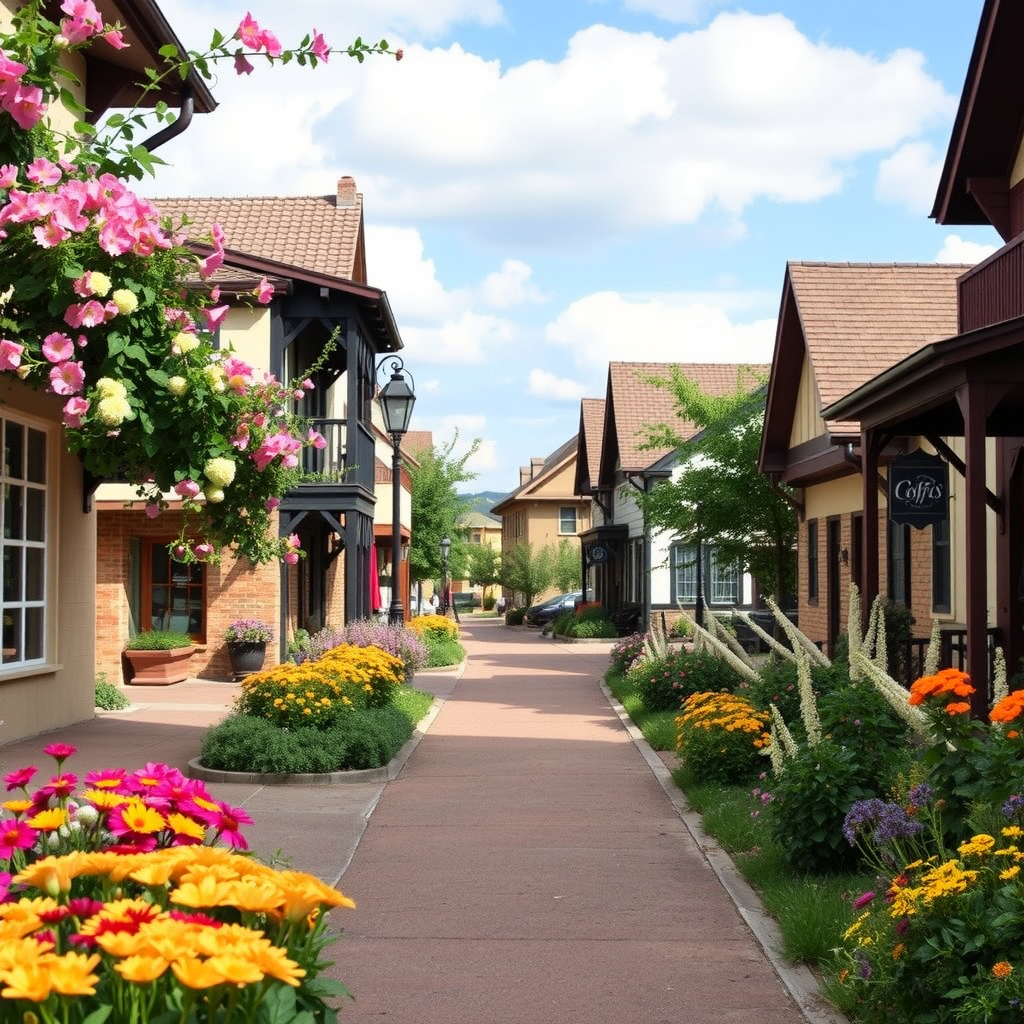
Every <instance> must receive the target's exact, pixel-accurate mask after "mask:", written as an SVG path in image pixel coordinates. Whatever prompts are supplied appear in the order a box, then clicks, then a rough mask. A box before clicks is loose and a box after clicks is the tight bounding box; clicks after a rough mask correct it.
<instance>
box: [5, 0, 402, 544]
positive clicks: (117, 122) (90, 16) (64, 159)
mask: <svg viewBox="0 0 1024 1024" xmlns="http://www.w3.org/2000/svg"><path fill="white" fill-rule="evenodd" d="M49 6H50V5H48V4H46V3H45V2H44V0H27V2H25V3H23V4H22V5H21V6H20V7H19V8H18V10H17V11H15V13H14V15H13V26H12V28H11V30H10V31H8V32H5V33H0V238H2V242H3V259H0V374H3V373H10V374H13V375H16V376H17V377H18V378H20V379H22V380H24V381H26V382H27V383H29V384H30V385H32V386H33V387H36V388H39V389H41V390H45V391H48V392H50V393H52V394H55V395H57V396H59V397H60V398H61V399H63V400H64V427H65V432H66V441H67V445H68V448H69V449H70V450H71V451H72V452H77V453H78V454H79V456H80V457H81V459H82V462H83V465H84V466H85V469H86V470H87V472H88V473H90V474H91V475H92V476H93V477H94V478H96V479H112V478H120V479H124V480H127V481H129V482H131V483H133V484H136V485H137V487H138V494H139V495H140V497H142V498H143V499H144V500H145V501H146V503H147V512H148V513H149V514H150V515H152V516H157V515H159V514H160V512H161V511H163V510H164V509H165V508H167V507H168V502H167V501H166V500H165V497H164V496H165V494H168V493H171V492H173V493H175V494H176V495H177V496H178V497H179V498H180V499H181V507H182V509H183V512H184V516H183V520H184V521H183V524H182V526H181V531H180V534H179V537H178V539H177V541H176V542H175V543H174V544H173V545H172V548H171V551H172V554H173V555H174V557H175V558H178V559H179V560H181V561H186V562H188V561H194V560H201V561H207V560H209V561H213V560H216V559H217V558H218V557H219V553H220V550H221V548H222V547H224V546H227V545H229V544H230V545H235V546H236V548H237V550H238V551H239V552H240V553H241V554H243V555H245V556H247V557H248V558H249V559H251V560H252V561H254V562H263V561H267V560H269V559H271V558H273V557H275V556H277V557H282V558H284V559H285V560H286V561H289V562H294V561H296V560H297V559H298V558H299V543H298V537H297V536H295V535H292V536H291V537H288V538H285V539H283V540H277V539H271V537H270V532H269V527H270V515H271V513H272V512H273V510H274V508H275V507H276V505H277V503H278V501H279V498H280V496H281V495H283V494H284V493H285V492H286V491H287V490H289V489H290V488H292V487H294V486H295V485H296V484H297V482H298V480H299V476H298V466H299V461H300V454H301V451H302V449H303V448H304V447H307V446H310V445H312V446H315V447H323V445H324V444H325V441H324V439H323V438H322V437H321V436H320V435H319V434H318V433H316V432H315V431H312V430H310V429H309V427H308V424H307V423H306V422H305V421H304V420H302V419H301V418H299V417H297V416H296V415H295V414H294V412H293V409H294V403H295V401H297V400H298V399H300V398H302V396H303V395H304V394H305V392H306V391H307V390H308V389H310V388H312V386H313V385H312V381H311V379H310V377H309V376H306V377H305V378H304V379H302V380H299V381H295V382H293V383H282V382H279V381H277V380H276V379H275V378H274V377H273V376H272V375H270V374H268V373H262V372H257V371H256V370H255V369H254V368H253V367H251V366H249V365H248V364H247V363H245V362H244V361H243V360H241V359H239V358H238V357H237V356H236V355H234V353H233V352H231V351H230V350H227V351H224V350H217V349H215V348H214V345H213V338H214V332H215V331H216V330H217V327H218V326H219V324H220V322H221V321H222V320H223V318H224V316H225V315H226V314H227V312H228V309H229V307H228V306H227V305H225V304H219V303H220V295H219V291H218V289H217V288H215V287H214V288H207V287H206V286H205V285H204V286H203V287H202V288H199V287H196V286H195V285H196V284H197V282H201V281H206V280H207V279H209V278H210V276H211V275H212V274H213V273H214V272H215V271H216V270H217V269H218V267H219V266H220V265H221V264H222V262H223V260H224V252H225V241H226V240H225V238H224V234H223V232H222V231H221V230H220V228H219V226H214V228H213V231H212V234H211V236H210V238H209V246H208V247H207V250H206V251H205V255H200V254H198V253H197V252H195V251H194V250H193V249H191V248H189V247H187V246H186V245H185V244H184V243H183V237H184V236H183V234H182V229H183V225H182V224H172V223H170V222H169V221H168V220H166V219H163V218H161V216H160V214H159V211H158V210H157V209H156V208H155V207H154V206H153V205H152V204H151V203H149V202H148V201H146V200H144V199H141V198H140V197H139V196H137V195H135V194H134V193H133V192H132V191H131V189H130V188H129V187H128V186H127V184H126V183H125V180H124V179H125V178H130V177H141V176H142V175H143V173H144V172H146V171H150V170H152V168H153V166H154V164H155V163H157V162H158V158H157V157H154V156H152V155H151V154H150V153H149V152H148V151H147V150H146V148H145V147H144V146H140V145H135V144H134V143H133V141H132V140H133V135H134V133H135V132H136V131H137V130H138V129H139V128H140V127H142V126H143V125H144V124H145V123H146V118H147V117H150V116H151V117H153V118H154V119H156V120H157V121H159V120H165V119H169V118H170V117H171V116H172V115H170V114H169V113H168V112H167V110H166V105H165V104H163V103H159V104H156V105H155V107H154V109H153V110H152V111H146V110H144V109H143V108H142V106H141V104H142V103H144V102H148V100H149V99H150V98H151V97H152V95H153V93H154V91H155V90H157V89H159V88H161V87H162V85H163V84H164V83H165V80H166V79H169V78H172V79H173V78H175V77H178V78H184V77H185V76H186V74H187V73H188V72H189V71H195V72H197V73H199V74H201V75H203V76H204V77H206V78H210V77H212V74H213V71H212V65H213V64H215V63H216V62H217V61H222V60H231V61H233V62H234V64H235V69H236V71H237V72H238V73H239V74H242V73H246V74H247V73H249V72H251V71H252V70H253V67H252V64H251V63H250V61H249V59H248V58H249V57H252V56H255V55H257V54H259V55H260V56H262V57H265V58H266V59H267V60H268V61H269V62H271V63H275V62H289V61H292V60H295V61H296V62H297V63H299V64H309V65H310V66H316V65H317V63H319V62H322V61H326V60H327V59H328V57H329V55H330V54H331V52H333V51H332V50H331V49H330V47H329V46H328V45H327V43H326V42H325V41H324V39H323V37H322V35H320V33H318V32H316V31H314V32H313V33H311V34H310V35H307V36H306V37H305V39H303V40H302V42H301V43H300V45H299V46H298V47H297V48H295V49H293V50H284V49H283V48H282V46H281V44H280V42H278V40H277V39H276V37H275V36H274V35H273V33H271V32H269V31H268V30H266V29H263V28H261V27H260V26H259V25H258V24H257V23H256V22H255V21H253V19H252V18H251V17H249V16H248V15H246V17H245V18H244V19H243V20H242V22H241V23H240V24H239V26H238V28H237V29H236V30H235V32H234V33H233V34H230V35H228V34H224V33H221V32H215V33H214V36H213V39H212V42H211V44H210V47H209V49H208V50H207V51H206V52H191V53H189V54H187V55H181V54H178V53H177V52H176V51H175V50H174V47H164V48H163V49H162V50H161V54H162V56H163V57H164V60H165V64H164V65H163V66H162V67H161V68H160V69H149V70H148V73H147V74H146V75H143V76H140V77H141V78H142V81H141V82H140V83H139V86H140V90H141V93H142V99H141V100H140V105H139V106H136V107H135V108H133V110H132V111H130V112H129V113H128V114H127V115H122V114H115V115H112V116H111V117H109V118H108V119H107V121H106V125H107V128H106V129H105V132H106V133H105V134H102V135H101V134H98V133H97V129H96V128H95V127H93V126H91V125H90V124H89V123H88V117H87V115H88V112H87V111H86V110H85V108H84V107H83V106H82V105H81V104H80V103H79V102H77V101H76V100H75V98H74V95H73V92H72V90H71V89H69V88H68V87H67V85H68V84H70V85H76V84H78V83H77V80H76V79H75V76H74V74H73V73H72V72H71V71H69V70H68V62H67V60H66V58H65V54H66V53H67V52H69V51H75V50H82V49H85V48H87V47H90V46H92V45H93V44H94V43H96V42H97V41H98V40H101V41H102V44H103V45H105V46H108V47H113V48H114V49H120V48H122V47H124V46H125V45H126V44H125V42H124V40H123V38H122V35H121V31H120V28H119V27H118V26H116V25H105V24H104V23H103V20H102V17H101V16H100V14H99V13H98V12H97V10H96V8H95V6H94V4H93V2H92V0H64V3H63V4H62V5H61V7H60V11H61V12H62V13H63V14H64V15H65V17H63V18H61V19H60V21H59V23H58V22H54V21H51V20H50V19H49V17H48V16H47V12H48V10H49ZM386 51H387V44H386V42H384V41H382V42H381V43H379V44H378V45H377V46H376V47H371V46H367V45H366V44H363V43H362V42H361V41H360V40H357V41H356V43H354V44H353V45H352V46H351V47H349V48H348V50H347V52H348V53H349V54H350V55H351V56H354V57H356V58H357V59H359V60H362V59H363V58H364V56H365V54H366V53H369V52H386ZM395 56H396V57H400V56H401V53H400V51H399V52H396V53H395ZM51 105H59V106H62V107H64V108H65V109H66V110H67V111H69V112H70V113H71V114H72V116H73V117H75V118H77V120H76V122H75V127H74V131H75V134H73V135H71V134H65V133H63V132H61V131H60V130H59V129H58V128H56V127H54V126H53V125H52V124H51V123H50V122H49V120H48V119H47V111H48V109H49V108H50V106H51ZM272 294H273V288H272V287H271V286H270V285H269V284H268V283H267V281H266V280H265V279H264V280H263V281H262V282H261V283H260V284H259V285H258V286H257V287H256V288H255V289H254V291H253V294H252V295H251V296H250V300H251V301H252V302H255V303H264V304H265V303H267V302H269V301H270V298H271V296H272Z"/></svg>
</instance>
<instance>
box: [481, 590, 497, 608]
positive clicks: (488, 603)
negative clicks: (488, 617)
mask: <svg viewBox="0 0 1024 1024" xmlns="http://www.w3.org/2000/svg"><path fill="white" fill-rule="evenodd" d="M497 601H498V599H497V598H496V597H495V596H494V595H493V594H488V595H487V596H486V597H485V598H484V611H485V612H493V611H494V606H495V604H496V603H497Z"/></svg>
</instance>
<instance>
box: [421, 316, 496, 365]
mask: <svg viewBox="0 0 1024 1024" xmlns="http://www.w3.org/2000/svg"><path fill="white" fill-rule="evenodd" d="M401 333H402V341H403V342H404V343H405V349H406V350H407V353H408V356H409V358H411V359H412V360H414V361H415V362H417V363H459V364H462V363H480V362H483V361H484V359H485V352H486V350H487V349H489V348H494V349H500V348H503V347H505V346H507V344H508V342H509V341H510V340H511V339H512V337H513V336H514V333H515V332H514V328H513V325H512V324H511V323H510V322H509V321H507V320H502V319H501V318H500V317H496V316H490V315H487V314H483V313H474V312H472V311H471V310H467V311H465V312H464V313H462V314H461V315H460V316H458V317H457V318H455V319H452V320H445V321H444V322H442V323H438V324H433V325H427V326H423V325H414V326H411V327H409V326H404V327H402V328H401ZM404 354H405V353H403V355H404Z"/></svg>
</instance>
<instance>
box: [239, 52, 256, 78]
mask: <svg viewBox="0 0 1024 1024" xmlns="http://www.w3.org/2000/svg"><path fill="white" fill-rule="evenodd" d="M252 72H253V66H252V63H251V62H250V61H249V59H248V58H247V57H246V56H245V54H244V53H242V51H241V50H239V51H238V53H236V54H235V74H236V75H251V74H252Z"/></svg>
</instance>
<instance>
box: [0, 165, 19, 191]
mask: <svg viewBox="0 0 1024 1024" xmlns="http://www.w3.org/2000/svg"><path fill="white" fill-rule="evenodd" d="M17 184H18V165H17V164H0V188H14V186H15V185H17Z"/></svg>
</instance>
